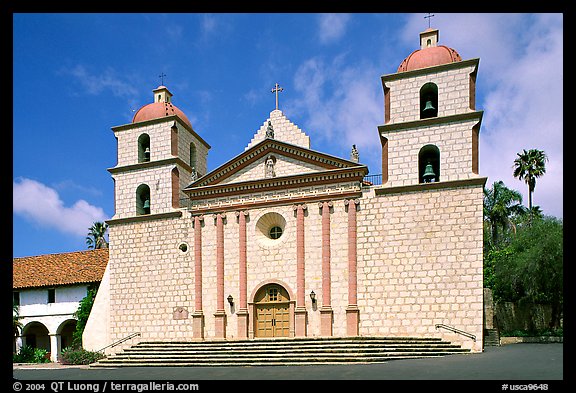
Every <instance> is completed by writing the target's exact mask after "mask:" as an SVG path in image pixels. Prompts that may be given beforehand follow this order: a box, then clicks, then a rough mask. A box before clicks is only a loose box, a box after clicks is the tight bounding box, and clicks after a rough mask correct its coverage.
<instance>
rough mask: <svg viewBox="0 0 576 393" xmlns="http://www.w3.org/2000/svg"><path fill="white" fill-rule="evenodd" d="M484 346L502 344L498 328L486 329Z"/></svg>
mask: <svg viewBox="0 0 576 393" xmlns="http://www.w3.org/2000/svg"><path fill="white" fill-rule="evenodd" d="M484 346H485V347H498V346H500V334H499V333H498V329H486V330H485V332H484Z"/></svg>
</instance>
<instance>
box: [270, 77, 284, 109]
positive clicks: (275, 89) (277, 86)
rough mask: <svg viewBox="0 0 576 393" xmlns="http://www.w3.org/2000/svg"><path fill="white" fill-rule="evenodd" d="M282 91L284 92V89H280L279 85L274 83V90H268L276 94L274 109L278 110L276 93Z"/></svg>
mask: <svg viewBox="0 0 576 393" xmlns="http://www.w3.org/2000/svg"><path fill="white" fill-rule="evenodd" d="M283 90H284V88H283V87H280V85H279V84H278V83H276V85H275V86H274V88H273V89H272V90H270V91H271V92H272V93H276V109H278V93H279V92H281V91H283Z"/></svg>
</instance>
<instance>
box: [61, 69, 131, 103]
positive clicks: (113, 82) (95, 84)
mask: <svg viewBox="0 0 576 393" xmlns="http://www.w3.org/2000/svg"><path fill="white" fill-rule="evenodd" d="M61 72H62V73H65V74H69V75H72V76H73V77H74V78H76V80H77V81H78V82H79V83H80V85H81V86H82V87H83V88H84V89H85V91H86V93H88V94H92V95H98V94H101V93H102V92H104V91H109V92H111V93H112V94H113V95H115V96H117V97H127V98H133V97H136V96H138V94H139V92H138V90H137V89H136V88H134V87H133V86H132V85H131V84H129V83H128V82H126V81H124V80H123V79H122V78H120V77H119V76H117V75H116V72H115V71H114V70H113V69H112V68H107V69H106V70H105V71H104V72H103V73H101V74H94V73H90V72H89V71H88V70H87V69H86V67H84V66H83V65H81V64H78V65H76V66H75V67H73V68H71V69H63V70H62V71H61Z"/></svg>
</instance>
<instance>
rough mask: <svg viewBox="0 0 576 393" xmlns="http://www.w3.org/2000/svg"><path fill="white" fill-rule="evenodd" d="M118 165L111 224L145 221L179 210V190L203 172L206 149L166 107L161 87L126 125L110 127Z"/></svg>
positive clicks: (114, 171)
mask: <svg viewBox="0 0 576 393" xmlns="http://www.w3.org/2000/svg"><path fill="white" fill-rule="evenodd" d="M112 131H114V136H115V137H116V140H117V144H118V163H117V165H116V166H115V167H113V168H110V169H108V171H109V172H110V173H111V174H112V178H113V179H114V191H115V192H114V204H115V215H114V217H113V220H116V219H125V218H134V217H137V218H139V219H146V218H147V217H154V216H155V215H162V214H166V213H170V212H174V211H176V210H178V209H180V207H181V206H180V205H181V202H180V201H181V200H182V199H183V198H185V194H184V193H183V192H182V190H183V189H184V188H185V187H186V186H188V185H189V184H190V183H191V182H193V181H194V180H196V179H197V178H199V177H201V176H203V175H204V174H205V173H206V172H207V156H208V150H209V149H210V145H208V144H207V143H206V142H205V141H204V139H202V138H201V137H200V136H199V135H198V134H197V133H196V132H195V131H194V129H193V128H192V124H191V123H190V120H188V117H186V115H185V114H184V113H183V112H182V111H181V110H180V109H179V108H178V107H176V106H175V105H174V104H173V103H172V93H171V92H170V90H168V88H167V87H166V86H159V87H157V88H156V89H154V90H153V102H152V103H150V104H147V105H144V106H143V107H142V108H140V109H139V110H138V111H137V112H136V113H135V115H134V117H133V119H132V122H131V123H130V124H125V125H121V126H117V127H113V128H112Z"/></svg>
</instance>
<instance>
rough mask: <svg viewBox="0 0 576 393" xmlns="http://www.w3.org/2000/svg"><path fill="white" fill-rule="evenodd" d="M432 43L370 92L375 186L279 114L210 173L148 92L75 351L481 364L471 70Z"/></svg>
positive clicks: (478, 179) (118, 180)
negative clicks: (240, 348) (199, 348)
mask: <svg viewBox="0 0 576 393" xmlns="http://www.w3.org/2000/svg"><path fill="white" fill-rule="evenodd" d="M438 37H439V32H438V30H434V29H428V30H426V31H424V32H423V33H421V34H420V40H421V47H420V49H418V50H415V51H414V52H413V53H411V54H410V55H409V56H408V57H407V58H406V59H405V60H404V61H403V62H402V63H401V64H400V66H399V68H398V70H397V71H396V72H395V73H392V74H387V75H384V76H382V78H381V79H382V80H381V82H382V87H383V90H384V119H385V121H384V124H383V125H381V126H378V128H377V129H375V130H374V132H377V133H378V134H379V136H380V141H381V144H382V167H381V168H378V169H377V170H376V171H374V172H376V173H377V172H378V171H380V169H381V173H382V181H381V184H373V183H374V182H369V181H367V180H366V179H365V178H366V176H367V174H368V168H367V167H366V166H365V165H363V164H362V163H361V162H359V160H358V155H357V151H356V150H355V149H353V151H352V154H351V157H350V158H340V157H335V156H333V155H330V154H327V153H324V152H319V151H315V150H313V149H311V144H310V138H309V136H308V135H307V134H306V132H305V131H303V130H301V129H300V128H298V126H297V125H295V124H294V123H292V122H291V121H290V120H289V119H288V118H286V116H285V115H284V113H283V112H282V111H280V110H278V109H275V110H273V111H271V112H270V114H269V116H268V117H267V118H266V119H265V120H264V121H263V122H262V123H260V126H259V128H258V129H257V130H256V132H255V134H254V137H253V138H252V139H251V140H250V141H247V146H246V147H245V148H244V149H243V150H241V149H239V153H238V155H237V156H235V157H233V158H231V159H230V160H229V161H227V162H224V163H222V164H221V165H219V166H218V167H217V168H215V169H214V170H211V171H208V169H207V168H208V165H207V160H208V151H209V149H210V145H209V144H208V143H207V142H206V141H205V140H204V139H203V138H202V136H201V132H200V131H197V130H195V129H194V128H193V126H192V124H191V123H190V121H189V120H188V118H187V117H186V115H185V114H184V113H183V112H182V111H181V110H180V109H178V108H177V107H176V105H175V104H174V103H173V102H172V93H171V92H170V91H169V90H168V88H167V87H165V86H159V87H158V88H157V89H155V90H154V91H153V93H154V95H153V97H154V99H153V102H152V103H150V104H148V105H145V106H143V107H142V108H141V109H140V110H138V111H137V112H136V114H135V115H134V118H133V120H132V122H131V123H129V124H125V125H120V126H117V127H113V128H112V130H113V132H114V135H115V137H116V138H117V142H118V162H117V164H116V166H114V167H113V168H110V169H109V172H110V173H111V175H112V179H113V180H114V187H115V194H114V199H115V215H114V216H113V217H112V219H110V220H109V221H108V222H107V223H108V224H109V240H110V241H109V263H108V266H107V269H106V272H105V274H104V277H103V280H102V283H101V285H100V289H99V293H98V295H97V298H96V302H95V305H94V309H93V312H92V315H91V317H90V320H89V321H88V324H87V327H86V330H85V333H84V345H85V347H86V348H87V349H94V350H97V349H100V348H103V347H105V346H107V345H109V344H110V343H112V342H115V341H117V340H120V339H122V338H124V337H127V336H129V335H131V334H133V333H140V334H141V336H140V340H141V341H197V340H199V341H202V340H206V341H209V340H242V339H255V340H256V339H262V338H268V337H320V336H334V337H346V336H395V337H404V336H410V337H441V338H443V339H446V340H449V341H452V342H453V343H456V344H460V345H461V346H462V347H464V348H469V349H471V350H472V351H482V333H483V332H482V325H483V289H482V283H483V271H482V264H483V262H482V246H483V245H482V236H483V231H482V219H483V217H482V206H483V186H484V184H485V182H486V177H482V176H480V174H479V163H478V157H479V156H478V135H479V130H480V123H481V120H482V114H483V112H482V111H477V110H476V108H475V89H476V75H477V70H478V63H479V59H470V60H462V59H461V58H460V55H459V54H458V53H457V51H456V50H454V49H452V48H449V47H446V46H443V45H439V44H438ZM375 83H376V81H375ZM376 183H379V182H376ZM438 324H443V325H447V326H450V327H453V328H455V329H458V330H461V331H464V332H467V333H469V334H471V335H475V336H476V340H475V341H474V340H471V339H470V338H469V337H467V336H463V335H461V334H456V333H454V332H453V331H451V330H447V329H438V328H437V327H436V325H438Z"/></svg>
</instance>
